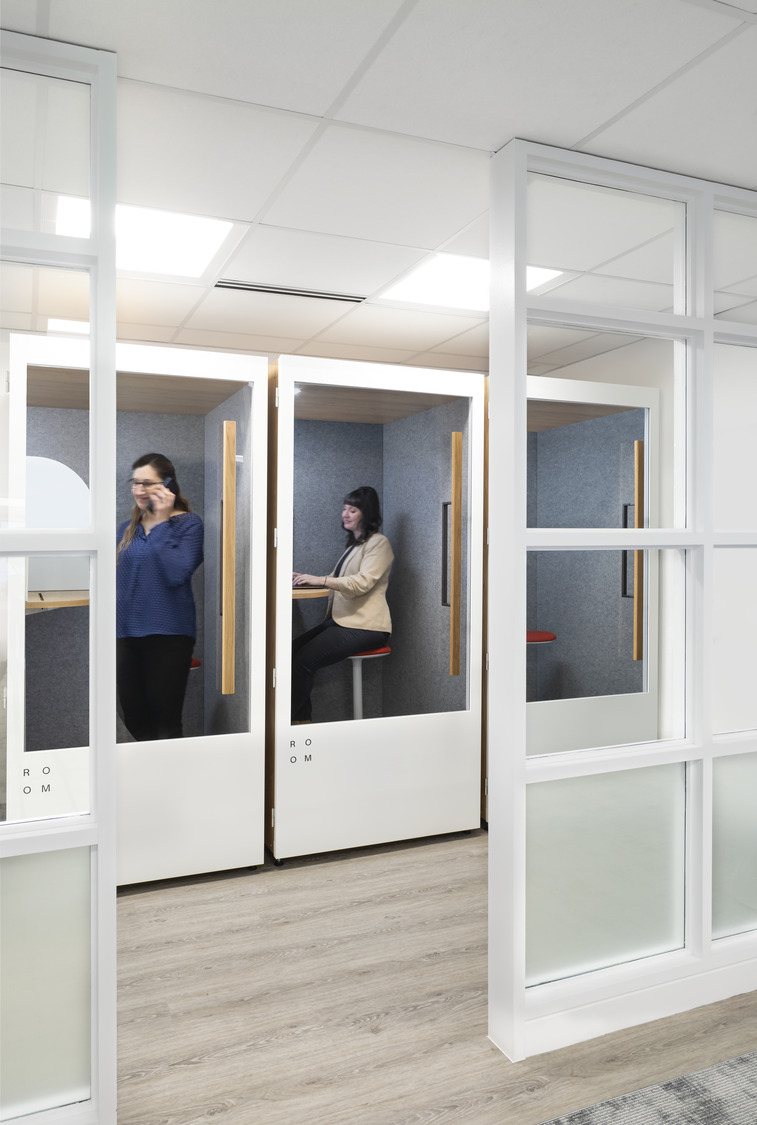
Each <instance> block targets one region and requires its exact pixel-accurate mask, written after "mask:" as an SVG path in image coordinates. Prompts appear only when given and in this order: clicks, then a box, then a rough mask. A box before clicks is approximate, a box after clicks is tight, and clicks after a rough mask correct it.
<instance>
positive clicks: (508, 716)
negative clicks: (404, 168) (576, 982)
mask: <svg viewBox="0 0 757 1125" xmlns="http://www.w3.org/2000/svg"><path fill="white" fill-rule="evenodd" d="M492 188H493V197H494V198H495V199H496V201H497V203H496V206H495V207H494V208H493V209H492V216H491V246H492V254H491V257H492V262H493V264H494V267H495V268H493V269H492V299H491V308H492V317H491V322H490V324H491V328H490V331H491V355H492V364H491V367H492V372H493V374H492V376H491V379H490V392H489V393H490V398H489V404H490V409H489V416H490V422H489V481H490V484H489V529H490V531H489V574H490V575H491V576H494V575H496V581H490V583H489V589H488V599H489V621H490V626H489V633H488V637H489V642H488V646H489V689H488V700H489V704H488V706H489V715H488V728H489V738H488V753H489V763H488V777H489V847H490V856H491V859H490V865H489V949H490V960H489V1037H490V1038H491V1039H492V1041H493V1042H494V1043H495V1044H496V1045H497V1046H498V1047H499V1048H500V1049H501V1050H503V1051H504V1053H505V1054H506V1055H507V1056H508V1057H509V1058H511V1059H514V1060H515V1059H519V1058H523V1057H524V1055H525V1051H526V1039H525V1036H526V1024H527V1019H526V1007H525V1005H526V939H525V933H526V848H525V839H526V786H525V745H526V702H525V701H526V669H525V661H524V659H523V652H524V648H523V636H524V632H525V628H526V437H527V433H526V399H527V392H526V387H527V382H526V379H527V376H526V371H527V307H526V288H525V279H526V224H525V222H524V221H523V219H524V215H525V209H526V189H527V158H526V151H525V149H524V148H523V147H522V146H521V145H520V144H518V143H517V142H513V143H511V144H510V145H508V146H507V147H506V148H505V149H504V150H503V151H502V152H501V153H499V154H498V156H497V158H496V161H495V163H494V165H493V183H492Z"/></svg>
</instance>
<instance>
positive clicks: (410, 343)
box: [318, 304, 476, 351]
mask: <svg viewBox="0 0 757 1125" xmlns="http://www.w3.org/2000/svg"><path fill="white" fill-rule="evenodd" d="M473 323H476V322H475V321H473ZM470 325H471V319H470V318H467V317H462V316H445V315H444V314H441V313H427V312H416V311H412V310H408V309H395V308H386V307H381V306H379V305H367V304H366V305H358V306H357V307H356V308H355V309H354V310H353V311H352V312H351V313H350V314H349V315H348V316H346V317H343V318H342V320H340V321H339V322H338V323H337V324H334V325H332V327H331V328H329V329H327V330H326V331H325V332H322V333H321V335H320V336H319V340H318V342H319V343H321V342H323V341H329V342H330V341H336V342H338V343H340V344H352V343H355V344H369V345H373V346H375V347H390V348H412V349H413V350H414V351H426V350H427V349H428V348H432V347H434V346H436V345H439V344H442V343H443V342H444V341H445V340H447V339H449V337H450V336H455V335H457V334H459V333H460V332H463V331H465V330H466V329H467V328H469V327H470Z"/></svg>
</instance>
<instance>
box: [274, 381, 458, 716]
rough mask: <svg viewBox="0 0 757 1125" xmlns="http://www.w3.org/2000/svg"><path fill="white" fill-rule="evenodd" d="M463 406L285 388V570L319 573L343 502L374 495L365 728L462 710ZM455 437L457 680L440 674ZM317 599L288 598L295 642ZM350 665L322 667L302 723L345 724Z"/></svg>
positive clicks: (328, 562) (427, 397) (444, 400)
mask: <svg viewBox="0 0 757 1125" xmlns="http://www.w3.org/2000/svg"><path fill="white" fill-rule="evenodd" d="M469 410H470V400H469V399H467V398H463V397H453V396H449V395H437V394H430V393H418V392H412V391H401V392H400V391H396V390H379V389H375V388H370V389H367V388H360V387H341V386H324V385H318V384H312V383H301V384H299V385H296V388H295V399H294V417H295V420H294V486H293V487H294V497H293V521H294V527H293V569H294V570H296V571H301V572H305V573H310V574H318V575H320V574H329V573H330V572H331V571H332V569H333V568H334V566H335V563H336V561H337V559H338V558H339V556H340V555H341V553H342V551H343V550H344V547H345V544H346V536H345V533H344V531H343V529H342V523H341V512H342V503H343V500H344V497H345V496H346V495H347V494H348V493H349V492H350V491H352V490H353V489H355V488H356V487H358V486H360V485H371V486H372V487H374V488H375V489H376V491H377V493H378V495H379V498H380V501H381V509H382V515H383V525H382V527H381V532H382V533H383V534H384V535H386V536H387V537H388V539H389V541H390V543H391V546H392V550H393V553H394V563H393V566H392V572H391V576H390V580H389V587H388V591H387V602H388V604H389V609H390V613H391V618H392V635H391V638H390V640H389V641H388V644H389V646H390V647H391V654H390V655H389V656H388V657H387V658H386V659H376V660H369V661H365V662H364V663H363V669H362V674H363V714H364V717H365V718H378V717H382V716H384V717H386V716H395V715H414V714H430V713H435V712H445V711H459V710H465V709H466V708H467V707H468V698H469V696H468V692H469V685H468V662H467V623H468V617H467V613H468V611H467V592H468V531H467V526H468V513H469V503H470V501H469V496H468V484H469V464H468V459H469V440H468V438H469V434H468V418H469ZM453 433H461V434H462V447H463V455H462V474H463V479H462V518H461V521H460V528H461V535H462V549H461V556H462V568H461V617H460V637H461V654H460V671H459V674H458V675H450V655H449V653H450V628H451V612H452V610H451V607H450V596H449V595H450V583H451V552H452V539H451V530H450V525H451V512H450V504H451V500H452V496H451V488H452V484H451V457H452V453H451V447H452V442H451V434H453ZM326 612H327V601H326V599H325V598H320V597H314V598H307V599H302V600H294V601H293V604H292V632H293V636H294V637H297V636H299V635H300V634H301V633H303V632H305V631H306V630H308V629H310V628H312V627H313V626H314V625H316V624H318V622H319V621H321V620H323V618H324V615H325V613H326ZM348 665H349V661H345V662H342V663H340V664H335V665H332V666H331V667H327V668H325V669H322V670H321V671H320V672H319V673H318V675H317V677H316V682H315V687H314V689H313V695H312V702H313V722H315V723H324V722H337V721H340V720H348V719H352V718H353V700H352V677H351V671H350V668H349V667H348Z"/></svg>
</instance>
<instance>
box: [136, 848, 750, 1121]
mask: <svg viewBox="0 0 757 1125" xmlns="http://www.w3.org/2000/svg"><path fill="white" fill-rule="evenodd" d="M486 841H487V837H486V833H485V832H474V833H472V834H470V835H463V836H454V837H444V838H439V839H434V840H428V841H414V842H410V843H407V844H402V845H394V846H389V847H377V848H371V849H360V850H358V851H355V852H349V853H341V854H333V855H329V856H316V857H308V858H305V859H302V860H289V861H287V862H286V863H285V864H284V866H282V867H275V866H273V865H272V864H270V863H267V864H266V866H265V867H262V868H259V869H257V870H255V871H244V872H232V873H226V874H223V875H213V876H207V877H201V878H197V879H189V880H174V881H172V882H168V883H162V884H150V885H145V886H143V887H135V888H126V889H125V890H122V892H121V893H120V894H119V903H118V915H119V1117H118V1120H119V1125H199V1123H201V1122H209V1121H213V1122H223V1123H224V1125H257V1123H258V1122H260V1123H261V1125H262V1123H265V1125H299V1123H306V1125H421V1123H423V1125H448V1123H449V1125H453V1123H462V1122H465V1123H469V1125H502V1123H503V1122H507V1125H539V1123H540V1122H543V1121H545V1120H547V1119H548V1118H550V1117H554V1116H557V1115H559V1114H563V1113H567V1112H570V1111H571V1110H575V1109H580V1108H582V1107H584V1106H586V1105H591V1104H593V1103H595V1102H597V1101H602V1100H604V1099H606V1098H610V1097H614V1096H616V1095H618V1094H621V1093H627V1092H629V1091H631V1090H635V1089H639V1088H641V1087H643V1086H647V1085H651V1084H653V1083H656V1082H661V1081H664V1080H665V1079H667V1078H672V1077H675V1076H677V1075H681V1074H686V1073H690V1072H691V1071H694V1070H697V1069H700V1068H701V1067H704V1066H709V1065H712V1064H713V1063H716V1062H721V1061H723V1060H724V1059H727V1058H731V1057H733V1056H735V1055H737V1054H741V1053H743V1052H745V1051H751V1050H755V1049H757V1035H756V1033H755V1027H757V1019H756V1018H755V1017H757V996H755V995H754V994H752V995H747V996H742V997H736V998H734V999H733V1000H728V1001H724V1002H723V1003H720V1004H714V1005H711V1006H709V1007H707V1008H701V1009H698V1010H697V1011H695V1012H690V1013H686V1014H684V1015H681V1016H674V1017H671V1018H670V1019H667V1020H661V1021H659V1022H658V1023H655V1024H651V1025H646V1026H645V1027H642V1028H632V1029H630V1030H628V1031H623V1032H618V1033H615V1034H613V1035H608V1036H604V1037H603V1038H601V1039H596V1040H593V1041H591V1042H590V1043H584V1044H580V1045H578V1046H575V1047H570V1048H566V1049H564V1050H562V1051H555V1052H552V1053H551V1054H548V1055H541V1056H539V1057H537V1058H533V1059H529V1060H526V1061H525V1062H521V1063H511V1062H509V1061H508V1060H507V1059H506V1058H505V1057H504V1056H503V1055H502V1054H501V1053H500V1052H499V1051H497V1050H496V1049H495V1048H494V1047H493V1046H492V1045H491V1044H490V1043H489V1041H488V1040H487V1038H486Z"/></svg>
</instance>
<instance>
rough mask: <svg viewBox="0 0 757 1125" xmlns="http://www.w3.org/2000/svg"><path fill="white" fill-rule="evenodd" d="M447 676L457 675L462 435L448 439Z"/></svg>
mask: <svg viewBox="0 0 757 1125" xmlns="http://www.w3.org/2000/svg"><path fill="white" fill-rule="evenodd" d="M450 525H451V526H450V540H451V542H450V572H451V573H450V599H449V600H450V606H451V609H450V626H449V674H450V676H459V675H460V611H461V609H462V569H463V435H462V433H453V435H452V508H451V520H450Z"/></svg>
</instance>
